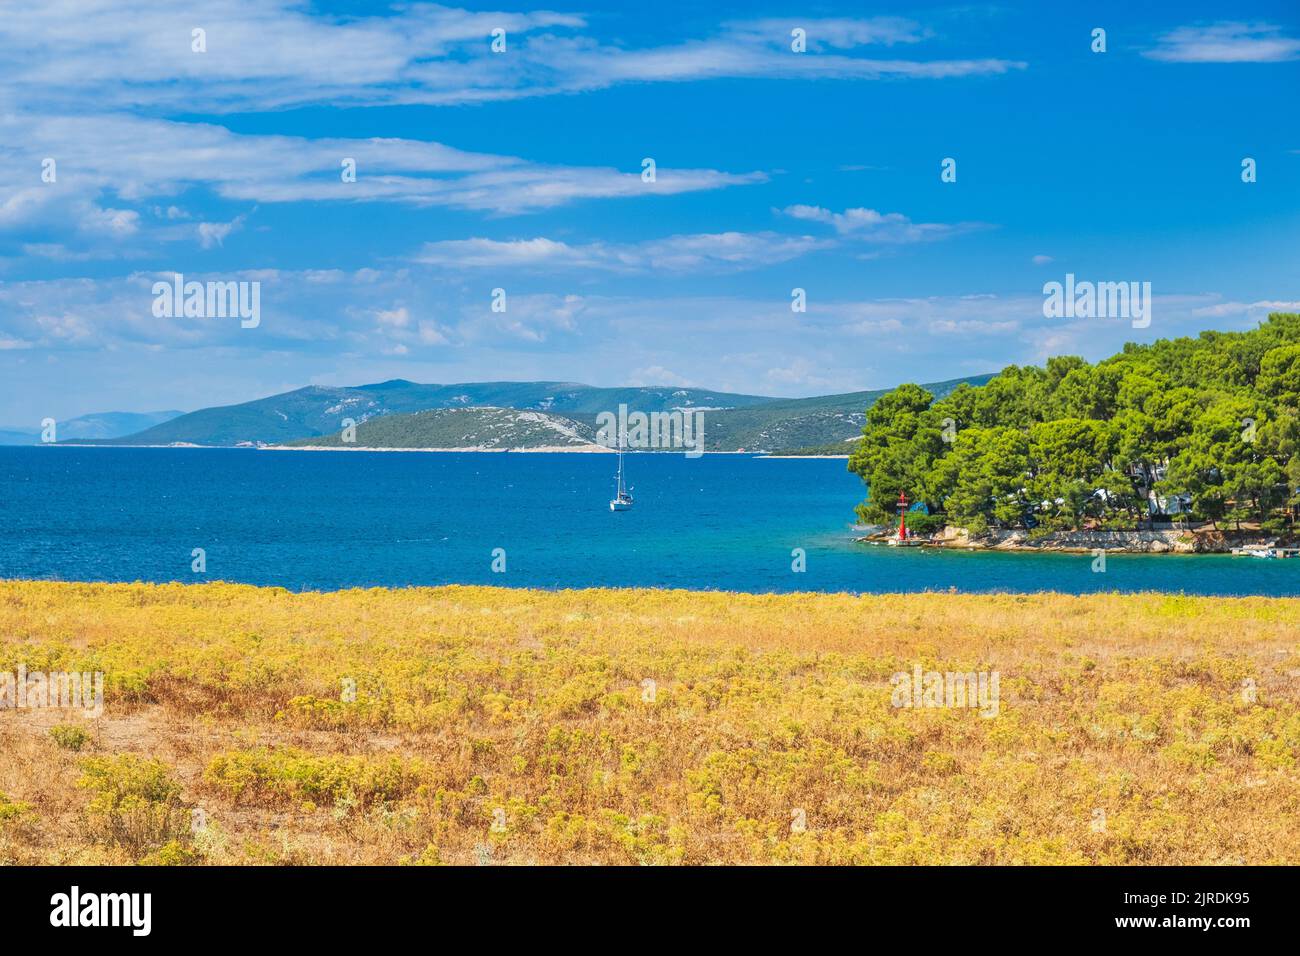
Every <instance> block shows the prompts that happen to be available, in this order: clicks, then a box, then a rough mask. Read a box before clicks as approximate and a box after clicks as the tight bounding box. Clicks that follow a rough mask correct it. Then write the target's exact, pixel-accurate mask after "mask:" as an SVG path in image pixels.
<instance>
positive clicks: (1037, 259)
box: [1029, 253, 1054, 266]
mask: <svg viewBox="0 0 1300 956" xmlns="http://www.w3.org/2000/svg"><path fill="white" fill-rule="evenodd" d="M1029 261H1030V262H1032V263H1033V264H1034V265H1036V266H1045V265H1047V264H1048V263H1049V262H1052V261H1054V260H1053V259H1052V257H1051V256H1045V255H1042V254H1041V253H1040V254H1039V255H1036V256H1034V257H1033V258H1032V259H1030V260H1029Z"/></svg>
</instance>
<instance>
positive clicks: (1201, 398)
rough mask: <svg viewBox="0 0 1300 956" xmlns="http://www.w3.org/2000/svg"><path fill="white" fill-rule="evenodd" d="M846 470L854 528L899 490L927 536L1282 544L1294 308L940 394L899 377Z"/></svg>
mask: <svg viewBox="0 0 1300 956" xmlns="http://www.w3.org/2000/svg"><path fill="white" fill-rule="evenodd" d="M848 467H849V470H850V471H852V472H854V473H856V474H858V475H860V476H861V477H862V479H863V481H864V482H865V483H866V484H867V486H868V489H869V490H868V496H867V499H866V501H864V502H863V503H862V504H861V505H859V506H858V509H857V511H858V518H859V520H860V521H861V522H863V523H864V524H867V525H877V526H881V527H884V528H887V529H893V528H896V527H897V521H898V518H897V514H898V508H899V497H900V495H905V496H906V499H905V500H906V502H907V504H906V505H905V507H906V508H907V509H908V510H907V512H906V524H907V528H908V530H909V532H911V533H913V534H916V535H918V536H919V537H920V538H921V539H922V540H931V541H932V542H933V543H935V544H953V543H961V544H965V545H970V546H990V545H992V546H1003V547H1018V546H1029V547H1044V546H1059V547H1060V548H1062V549H1065V548H1067V547H1070V546H1069V545H1066V544H1062V543H1061V542H1063V541H1073V547H1074V548H1076V549H1087V548H1088V546H1089V544H1088V542H1089V541H1094V542H1095V541H1108V540H1109V541H1112V542H1115V546H1116V547H1124V548H1125V549H1126V550H1161V549H1162V548H1158V547H1157V548H1153V547H1151V546H1150V545H1151V542H1152V541H1155V540H1156V539H1155V538H1151V539H1149V540H1148V539H1131V545H1132V546H1125V545H1124V544H1123V542H1124V541H1126V540H1130V539H1126V538H1124V537H1110V538H1106V537H1098V536H1099V535H1106V534H1116V533H1126V532H1135V531H1151V532H1155V531H1162V530H1163V531H1169V532H1172V534H1173V537H1171V538H1170V540H1169V541H1167V542H1164V544H1165V545H1167V546H1166V547H1163V550H1188V551H1192V550H1224V549H1225V548H1227V547H1228V546H1230V545H1231V544H1232V543H1233V541H1234V540H1238V541H1252V540H1263V539H1278V540H1281V541H1291V540H1294V539H1295V517H1296V508H1297V506H1298V505H1300V493H1298V491H1297V489H1298V488H1300V314H1295V313H1274V314H1272V315H1270V316H1269V318H1268V320H1267V321H1266V322H1263V323H1261V324H1260V326H1259V327H1258V328H1256V329H1253V330H1251V331H1247V332H1202V333H1201V334H1200V335H1199V336H1198V337H1197V338H1178V339H1172V340H1171V339H1161V340H1159V341H1157V342H1155V343H1153V344H1150V345H1137V344H1133V343H1130V344H1128V345H1126V346H1125V347H1124V349H1123V351H1122V352H1120V353H1119V354H1117V355H1114V356H1112V357H1110V358H1108V359H1105V360H1103V361H1101V362H1098V363H1097V364H1095V365H1091V364H1089V363H1088V362H1085V361H1084V360H1083V359H1081V358H1077V357H1073V356H1066V357H1060V358H1052V359H1049V360H1048V361H1047V364H1046V366H1045V367H1043V368H1038V367H1034V366H1026V367H1017V366H1014V365H1013V366H1010V367H1008V368H1006V369H1004V370H1003V371H1002V372H1001V373H999V374H998V375H996V376H994V377H993V378H991V379H989V380H988V381H987V382H985V383H984V384H982V385H972V384H961V385H958V386H957V387H956V388H954V389H952V390H951V391H950V392H949V393H948V394H947V395H944V396H938V395H935V394H934V393H932V392H931V391H929V390H928V389H927V388H926V387H924V386H921V385H901V386H899V387H898V388H896V389H894V390H893V391H891V392H889V393H888V394H887V395H884V396H882V397H881V398H880V399H879V400H877V401H876V402H875V403H873V404H872V405H871V407H870V408H869V409H867V411H866V425H865V428H864V429H863V437H862V440H861V442H860V443H858V444H857V445H856V446H855V448H854V451H853V453H852V457H851V458H850V459H849V466H848ZM1175 523H1178V524H1179V525H1181V529H1178V528H1173V527H1172V526H1173V525H1174V524H1175ZM1202 526H1203V527H1202ZM1081 533H1082V534H1083V535H1084V536H1080V535H1081ZM1181 533H1186V534H1189V535H1190V537H1188V538H1186V539H1182V538H1180V537H1179V534H1181ZM1089 534H1091V535H1093V537H1091V538H1089V537H1087V535H1089ZM1198 535H1199V536H1200V537H1201V538H1202V539H1203V542H1202V543H1198V542H1197V540H1196V539H1197V537H1198ZM1063 536H1064V537H1063ZM1069 536H1072V537H1069ZM1204 542H1212V544H1209V545H1207V544H1205V543H1204ZM1175 545H1181V546H1175Z"/></svg>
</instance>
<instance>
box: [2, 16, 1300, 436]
mask: <svg viewBox="0 0 1300 956" xmlns="http://www.w3.org/2000/svg"><path fill="white" fill-rule="evenodd" d="M1057 7H1060V9H1056V8H1057ZM1298 21H1300V16H1298V15H1297V12H1296V8H1295V5H1294V3H1258V4H1256V3H1248V2H1247V3H1234V4H1225V3H1219V4H1208V3H1176V4H1175V3H1169V4H1153V5H1141V8H1140V9H1135V5H1133V4H1120V3H1114V4H1108V3H1100V4H1099V3H1088V4H1061V5H1056V4H1051V5H1049V4H1041V3H1024V4H1015V3H1004V4H998V5H963V6H955V5H949V4H910V5H907V6H902V5H897V6H880V7H871V8H870V9H867V8H864V7H863V5H860V4H835V3H826V4H812V5H807V4H805V5H795V6H778V5H753V4H743V5H742V4H736V5H730V6H729V5H725V4H723V5H707V9H706V5H701V4H694V3H692V4H674V3H662V2H656V3H655V4H653V5H650V6H645V5H635V6H634V5H631V4H618V5H613V4H607V5H605V9H603V10H602V9H601V8H600V7H598V6H592V5H575V4H568V3H559V4H551V5H548V6H547V7H544V8H534V7H531V6H528V5H514V6H510V7H502V6H499V5H495V6H485V7H479V6H475V7H468V8H459V7H451V6H447V7H438V6H430V5H420V4H406V5H401V6H398V7H392V8H385V7H383V6H382V5H379V4H353V3H315V4H307V3H289V2H283V0H258V2H253V0H221V2H214V3H196V4H189V5H186V4H175V3H170V2H164V0H117V2H113V3H96V2H89V0H76V2H62V0H56V2H52V3H45V4H40V5H31V8H24V9H15V10H9V11H7V12H6V15H5V18H4V19H3V20H0V62H5V63H6V65H7V68H6V70H5V71H4V73H3V75H0V162H3V164H4V166H5V168H6V170H7V172H8V175H7V176H5V177H4V178H3V180H0V425H9V426H18V425H22V426H28V425H31V424H32V423H33V422H35V421H39V420H40V419H41V418H43V417H46V416H51V417H55V418H67V417H71V416H74V415H78V414H83V413H87V412H92V411H104V410H109V409H114V410H137V411H143V410H151V409H161V408H182V409H193V408H198V407H203V406H207V405H214V404H227V403H232V402H238V401H244V400H248V399H251V398H255V397H260V396H263V395H266V394H271V393H273V392H277V391H282V390H285V389H289V388H296V387H299V386H302V385H307V384H336V385H347V384H362V383H365V382H372V381H379V380H383V379H387V378H394V377H403V378H410V379H413V380H416V381H424V382H456V381H472V380H483V379H529V380H531V379H559V380H573V381H584V382H588V383H590V384H596V385H614V384H683V385H686V384H689V385H699V386H706V387H710V388H719V389H727V390H731V391H740V392H752V393H759V394H772V395H812V394H824V393H829V392H842V391H851V390H856V389H864V388H879V387H886V386H890V385H894V384H897V383H898V382H900V381H908V380H917V381H929V380H937V379H943V378H950V377H955V376H959V375H964V374H974V373H978V372H985V371H995V370H997V369H999V368H1001V367H1002V366H1004V365H1006V364H1009V363H1013V362H1015V363H1025V362H1041V361H1043V360H1044V358H1045V357H1046V356H1048V355H1052V354H1061V353H1070V354H1081V355H1084V356H1085V357H1087V358H1090V359H1097V358H1101V357H1103V356H1105V355H1107V354H1109V353H1110V352H1113V351H1114V350H1116V349H1117V348H1118V347H1119V346H1120V345H1121V344H1122V343H1123V342H1124V341H1125V340H1130V339H1136V340H1141V341H1146V340H1153V339H1156V338H1160V337H1169V336H1175V335H1185V334H1192V333H1195V332H1197V331H1199V330H1201V329H1206V328H1219V329H1236V328H1248V327H1250V326H1252V325H1254V324H1255V323H1256V322H1257V321H1259V319H1261V318H1263V316H1264V315H1266V314H1267V312H1268V311H1270V309H1290V310H1297V309H1300V254H1298V252H1300V243H1298V242H1297V239H1298V238H1300V123H1297V119H1298V118H1300V117H1297V113H1298V112H1300V109H1298V108H1297V105H1296V104H1297V102H1300V96H1297V92H1300V22H1298ZM498 27H499V28H501V29H504V30H505V31H506V51H505V52H504V53H500V54H497V53H493V52H492V51H491V50H490V42H491V33H492V30H493V29H495V28H498ZM1096 27H1101V28H1103V29H1105V30H1106V52H1105V53H1093V52H1092V51H1091V49H1090V46H1091V42H1092V38H1091V32H1092V30H1093V29H1094V28H1096ZM195 28H202V29H203V30H204V31H206V32H205V39H206V47H207V49H206V51H205V52H202V53H199V52H195V51H193V50H192V49H191V47H192V31H193V29H195ZM795 28H800V29H803V30H805V31H806V34H807V38H808V41H807V51H806V52H804V53H795V52H793V51H792V50H791V49H790V43H791V37H790V32H791V30H792V29H795ZM344 157H352V158H354V159H356V160H357V181H356V182H355V183H344V182H342V181H341V179H340V175H339V174H340V162H341V160H342V159H343V158H344ZM645 157H652V158H654V160H655V163H656V167H657V178H656V182H654V183H653V184H647V183H645V182H643V181H642V177H641V175H640V172H641V163H642V159H643V158H645ZM947 157H951V158H953V159H955V160H956V163H957V181H956V182H953V183H945V182H942V181H941V178H940V163H941V161H942V160H943V159H944V158H947ZM1244 157H1251V158H1253V159H1254V160H1255V161H1256V163H1257V169H1258V181H1257V182H1255V183H1250V184H1246V183H1243V182H1242V181H1241V162H1242V159H1243V158H1244ZM46 158H53V159H54V160H55V162H56V171H57V176H56V181H55V182H53V183H49V182H43V181H42V178H41V172H42V161H43V160H44V159H46ZM175 272H181V273H183V274H184V275H185V276H186V278H187V279H196V280H199V281H207V280H213V281H228V280H244V281H258V282H260V283H261V284H262V286H261V312H262V321H261V324H260V325H259V326H258V327H257V328H254V329H243V328H240V325H239V323H238V321H231V320H228V319H219V318H188V319H186V318H177V319H167V318H156V317H155V316H154V315H153V314H152V311H151V306H152V303H153V297H152V294H151V291H150V290H151V286H152V284H153V282H154V281H157V280H159V279H170V277H171V276H172V274H173V273H175ZM1067 272H1072V273H1074V274H1076V276H1078V277H1079V278H1080V279H1091V280H1094V281H1149V282H1151V284H1152V290H1153V294H1154V296H1155V302H1154V307H1153V315H1152V319H1153V321H1152V323H1151V326H1150V327H1149V328H1147V329H1141V330H1138V329H1133V328H1131V327H1130V324H1129V323H1128V322H1127V321H1125V320H1122V319H1090V320H1089V319H1045V318H1044V317H1043V315H1042V302H1043V294H1042V287H1043V284H1044V283H1045V282H1048V281H1053V280H1056V281H1059V280H1062V279H1063V278H1064V275H1065V274H1066V273H1067ZM795 287H799V288H803V289H805V290H806V292H807V299H808V308H807V311H806V312H804V313H793V312H791V309H790V296H791V290H792V289H793V288H795ZM494 288H503V289H505V290H506V295H507V307H506V311H505V312H504V313H494V312H492V311H491V309H490V304H491V294H492V290H493V289H494Z"/></svg>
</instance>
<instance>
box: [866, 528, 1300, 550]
mask: <svg viewBox="0 0 1300 956" xmlns="http://www.w3.org/2000/svg"><path fill="white" fill-rule="evenodd" d="M863 530H866V529H863ZM892 537H893V531H892V529H887V528H880V529H872V530H871V531H870V533H868V534H865V535H863V536H862V537H859V538H858V539H857V540H858V541H865V542H869V543H872V544H885V543H888V542H889V540H890V538H892ZM909 543H910V544H911V545H912V546H914V547H928V548H960V549H965V550H970V551H1060V552H1071V553H1091V552H1093V551H1118V552H1127V553H1131V554H1227V553H1229V552H1231V551H1232V550H1233V549H1234V548H1247V547H1259V546H1264V545H1271V544H1279V545H1291V544H1292V542H1290V541H1283V540H1282V538H1281V537H1279V536H1278V535H1267V534H1262V533H1260V532H1257V531H1231V530H1224V529H1218V530H1216V529H1214V528H1197V529H1169V530H1160V531H1055V532H1050V533H1047V534H1034V533H1033V532H1031V531H1025V530H1014V531H1002V530H998V531H988V532H985V533H984V534H982V535H972V534H971V533H970V532H969V531H967V530H966V529H965V528H956V527H951V526H949V527H946V528H944V529H943V531H941V532H938V533H937V534H932V535H922V536H918V537H916V538H913V539H911V541H910V542H909Z"/></svg>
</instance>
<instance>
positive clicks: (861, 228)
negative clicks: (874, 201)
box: [781, 204, 987, 243]
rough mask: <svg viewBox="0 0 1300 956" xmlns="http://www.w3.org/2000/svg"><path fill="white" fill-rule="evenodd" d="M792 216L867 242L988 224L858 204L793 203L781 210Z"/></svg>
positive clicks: (921, 238)
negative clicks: (926, 218) (921, 218)
mask: <svg viewBox="0 0 1300 956" xmlns="http://www.w3.org/2000/svg"><path fill="white" fill-rule="evenodd" d="M781 211H782V212H783V213H785V215H787V216H790V217H791V218H793V219H801V220H804V221H806V222H820V223H824V224H826V225H828V226H831V227H832V228H834V229H835V231H836V232H837V233H839V234H840V235H841V236H845V237H849V238H853V239H860V240H863V241H865V242H880V243H908V242H925V241H928V240H931V239H946V238H948V237H950V236H955V235H960V234H961V233H964V232H970V231H972V230H975V229H981V228H987V226H985V225H984V224H983V223H971V222H962V223H951V224H950V223H941V222H913V221H912V220H911V219H909V218H908V217H907V216H904V215H903V214H902V213H898V212H889V213H882V212H877V211H876V210H874V209H866V208H862V207H857V208H853V209H845V210H844V211H843V212H833V211H831V210H830V209H825V208H823V207H821V206H807V205H802V204H800V205H794V206H786V207H785V208H784V209H783V210H781Z"/></svg>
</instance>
